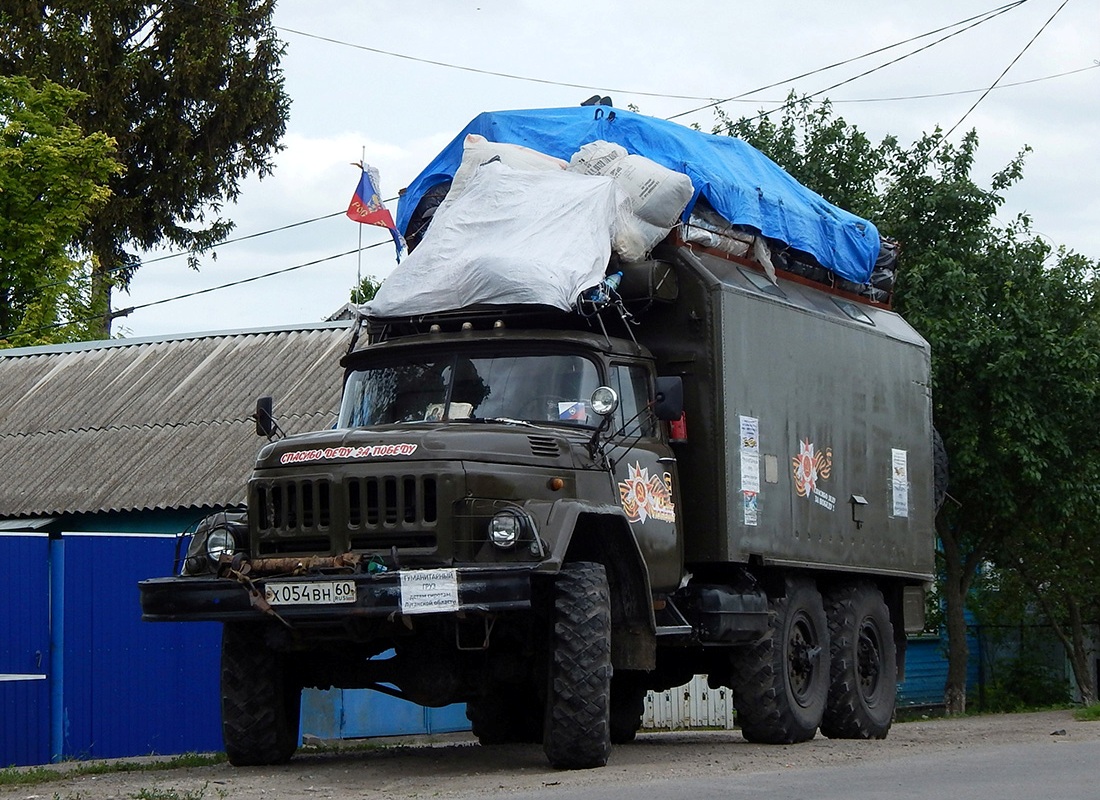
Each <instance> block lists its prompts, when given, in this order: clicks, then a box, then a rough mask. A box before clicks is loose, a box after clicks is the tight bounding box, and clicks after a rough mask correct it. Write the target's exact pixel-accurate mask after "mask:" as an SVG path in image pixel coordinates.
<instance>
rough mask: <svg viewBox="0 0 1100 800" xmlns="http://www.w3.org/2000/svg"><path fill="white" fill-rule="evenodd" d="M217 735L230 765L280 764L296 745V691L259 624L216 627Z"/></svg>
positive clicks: (298, 692)
mask: <svg viewBox="0 0 1100 800" xmlns="http://www.w3.org/2000/svg"><path fill="white" fill-rule="evenodd" d="M221 673H222V674H221V693H222V738H223V739H224V741H225V752H226V755H227V756H228V757H229V763H230V764H232V765H233V766H235V767H248V766H266V765H269V764H284V763H286V762H287V761H289V760H290V757H291V756H292V755H294V751H295V750H297V749H298V723H299V721H300V718H301V711H302V690H301V687H300V686H298V685H297V684H296V683H295V682H294V681H293V680H292V677H291V676H290V675H289V670H288V669H287V666H286V660H285V658H284V657H283V656H282V655H281V654H279V653H277V652H275V651H274V650H272V649H271V648H270V647H268V646H267V643H266V642H265V641H264V630H263V627H262V626H260V625H255V624H249V623H232V622H227V623H225V625H223V627H222V663H221Z"/></svg>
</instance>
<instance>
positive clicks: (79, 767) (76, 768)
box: [0, 753, 225, 800]
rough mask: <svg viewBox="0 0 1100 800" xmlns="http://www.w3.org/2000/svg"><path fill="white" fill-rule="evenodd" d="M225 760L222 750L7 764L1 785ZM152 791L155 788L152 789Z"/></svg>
mask: <svg viewBox="0 0 1100 800" xmlns="http://www.w3.org/2000/svg"><path fill="white" fill-rule="evenodd" d="M223 761H225V754H224V753H184V754H183V755H179V756H173V757H172V758H166V759H164V760H160V759H157V760H151V761H93V762H89V763H80V762H76V761H74V762H71V765H72V766H71V767H69V765H68V764H61V765H55V766H49V767H7V768H5V769H0V787H4V786H37V785H39V784H43V783H53V782H55V781H62V780H68V779H69V778H77V777H81V776H84V775H111V774H114V773H118V772H153V771H159V770H165V769H187V768H188V767H210V766H213V765H215V764H221V763H222V762H223ZM154 791H155V790H154ZM201 797H202V795H201V794H200V795H190V794H184V795H179V794H173V795H172V796H171V797H169V796H167V795H163V794H162V795H160V796H157V797H154V796H153V795H148V796H147V797H141V798H139V800H199V798H201Z"/></svg>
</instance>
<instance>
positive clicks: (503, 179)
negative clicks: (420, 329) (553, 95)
mask: <svg viewBox="0 0 1100 800" xmlns="http://www.w3.org/2000/svg"><path fill="white" fill-rule="evenodd" d="M628 206H629V203H628V201H627V199H626V197H625V195H624V194H623V192H622V190H621V189H620V188H619V186H618V184H616V183H615V181H614V180H613V179H611V178H605V177H599V176H584V175H575V174H573V173H569V172H562V171H560V170H551V171H534V172H532V171H524V170H517V169H513V168H512V167H509V166H507V165H506V164H503V163H499V162H491V163H489V164H485V165H484V166H481V167H479V168H478V169H477V170H476V171H475V172H474V174H473V175H472V176H471V177H470V179H469V181H468V183H467V185H466V187H465V190H464V191H463V192H462V193H461V194H459V195H458V196H457V197H455V198H454V200H453V201H452V202H450V203H448V204H447V206H446V207H444V206H440V207H439V210H438V211H437V212H436V214H435V218H434V219H433V220H432V224H431V227H429V228H428V231H427V233H426V234H425V235H424V239H423V241H421V242H420V244H419V246H418V247H417V248H416V249H415V250H413V251H412V253H410V254H409V256H408V257H407V258H406V259H405V260H404V261H402V262H401V264H399V265H398V266H397V267H396V268H395V269H394V271H393V273H392V274H391V275H390V276H389V277H388V278H387V279H386V280H385V281H383V283H382V286H381V288H379V290H378V293H377V295H376V296H375V298H374V299H373V300H372V301H371V302H370V303H369V304H367V306H366V313H367V315H368V316H372V317H381V318H387V317H404V316H418V315H422V314H431V313H436V312H442V311H453V310H457V309H460V308H467V307H470V306H478V305H522V304H536V305H548V306H553V307H555V308H559V309H561V310H563V311H566V310H569V309H570V308H571V307H572V305H573V302H574V301H575V300H576V299H577V296H578V295H579V294H580V293H581V292H582V291H583V290H584V289H587V288H589V287H591V286H594V285H595V284H597V283H599V281H600V280H602V279H603V277H604V273H605V272H606V269H607V264H608V261H609V260H610V258H611V241H612V238H613V237H614V235H615V231H616V229H617V228H618V226H619V225H620V224H621V220H622V219H623V218H624V217H626V216H627V215H628Z"/></svg>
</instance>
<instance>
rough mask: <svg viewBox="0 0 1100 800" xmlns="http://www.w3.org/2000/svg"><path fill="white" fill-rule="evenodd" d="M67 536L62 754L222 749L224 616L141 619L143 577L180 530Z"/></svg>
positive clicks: (159, 563) (160, 569) (163, 558)
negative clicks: (220, 676)
mask: <svg viewBox="0 0 1100 800" xmlns="http://www.w3.org/2000/svg"><path fill="white" fill-rule="evenodd" d="M63 541H64V546H65V611H64V621H65V627H64V636H65V641H64V653H65V659H64V687H65V694H64V710H65V715H64V751H63V755H64V756H67V757H78V758H115V757H119V756H132V755H143V754H148V753H180V752H185V751H196V750H206V751H209V750H220V749H221V746H222V742H221V727H220V709H219V702H220V701H219V693H218V664H219V655H220V648H221V626H220V625H219V624H217V623H189V624H185V625H183V624H181V625H172V624H150V623H148V622H144V623H143V622H142V621H141V609H140V605H139V601H138V590H137V583H138V581H139V580H141V579H143V578H148V577H152V576H153V575H163V574H164V573H165V571H166V570H165V567H166V566H168V565H170V564H171V563H172V555H173V551H174V548H175V540H174V537H172V536H149V535H144V536H143V535H137V534H105V533H94V534H68V535H66V536H65V537H64V540H63Z"/></svg>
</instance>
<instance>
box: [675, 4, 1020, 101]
mask: <svg viewBox="0 0 1100 800" xmlns="http://www.w3.org/2000/svg"><path fill="white" fill-rule="evenodd" d="M1026 2H1027V0H1017V2H1014V3H1009V4H1008V5H1005V6H1001V7H999V8H995V9H993V10H992V11H988V12H985V13H984V14H978V15H977V16H974V17H969V18H967V19H965V20H962V21H960V22H956V23H954V24H952V25H946V26H944V27H942V28H939V29H937V30H935V31H931V32H929V33H927V34H921V35H920V36H914V37H912V38H911V39H909V40H907V42H904V43H903V44H905V43H908V42H911V41H916V40H917V39H923V38H925V37H926V36H930V35H933V34H935V33H940V32H942V31H945V30H948V29H950V28H955V27H958V26H959V25H966V27H964V28H961V29H959V30H957V31H952V32H951V33H949V34H947V35H946V36H942V37H940V38H939V39H936V40H935V41H933V42H929V43H928V44H926V45H923V46H922V47H918V48H917V49H916V50H912V51H910V52H908V53H904V54H902V55H900V56H898V57H897V58H893V59H891V60H889V61H887V62H885V63H883V64H879V65H878V66H877V67H872V68H871V69H868V70H864V71H863V72H861V73H859V74H858V75H853V76H852V77H850V78H846V79H844V80H842V81H839V82H837V83H834V84H832V85H831V86H827V87H825V88H824V89H821V90H820V91H817V92H814V93H813V94H809V95H806V98H807V99H808V98H813V97H818V96H819V95H822V94H825V92H830V91H832V90H833V89H836V88H838V87H840V86H844V85H845V84H848V83H852V82H853V81H857V80H859V79H860V78H865V77H867V76H868V75H870V74H872V73H875V72H878V71H879V70H882V69H886V67H890V66H893V65H894V64H897V63H898V62H899V61H903V60H905V59H907V58H910V57H911V56H915V55H917V54H918V53H922V52H924V51H925V50H928V49H931V48H933V47H935V46H936V45H938V44H942V43H943V42H946V41H947V40H948V39H952V38H954V37H956V36H960V35H961V34H963V33H966V32H967V31H969V30H971V29H973V28H976V27H977V26H979V25H981V24H983V23H985V22H989V20H991V19H994V18H995V17H999V16H1000V15H1001V14H1006V13H1008V12H1009V11H1012V10H1013V9H1015V8H1017V7H1019V6H1021V5H1023V4H1024V3H1026ZM966 23H970V24H966ZM892 46H893V45H891V47H892ZM889 49H891V48H890V47H882V48H879V49H878V50H874V51H871V52H869V53H865V54H864V56H867V55H873V54H875V53H881V52H883V51H884V50H889ZM864 56H857V57H855V58H850V59H848V60H847V61H844V62H839V64H844V63H850V62H852V61H856V60H858V59H860V58H863V57H864ZM839 64H838V65H839ZM833 66H837V65H833ZM831 68H832V67H831V66H830V67H823V68H822V69H819V70H814V71H812V72H806V73H803V74H802V75H796V76H795V77H793V78H789V79H787V80H785V81H778V82H777V83H773V84H770V85H768V86H764V87H761V88H760V89H753V90H752V91H749V92H743V93H742V94H740V95H737V97H744V96H745V95H747V94H754V93H755V92H759V91H763V90H764V89H771V88H774V87H775V86H778V85H779V84H781V83H789V82H792V81H796V80H799V79H800V78H805V77H807V76H809V75H816V74H817V73H819V72H824V71H825V70H827V69H831ZM733 99H737V98H729V100H733ZM725 102H728V100H721V101H719V102H717V103H710V104H709V105H705V106H700V107H699V108H695V109H692V110H690V111H683V112H681V113H679V114H674V115H672V116H671V117H666V119H676V118H677V117H682V116H684V115H686V114H692V113H695V112H696V111H703V110H705V109H707V108H714V107H717V106H719V105H721V104H722V103H725ZM786 105H787V104H786V103H783V104H781V105H779V106H776V107H775V108H773V109H771V110H770V111H762V112H760V113H759V114H757V115H756V116H753V117H749V118H748V119H747V120H745V121H746V122H752V121H753V120H756V119H760V118H761V117H766V116H768V115H769V114H774V113H775V112H776V111H779V110H780V109H782V108H785V107H786Z"/></svg>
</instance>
